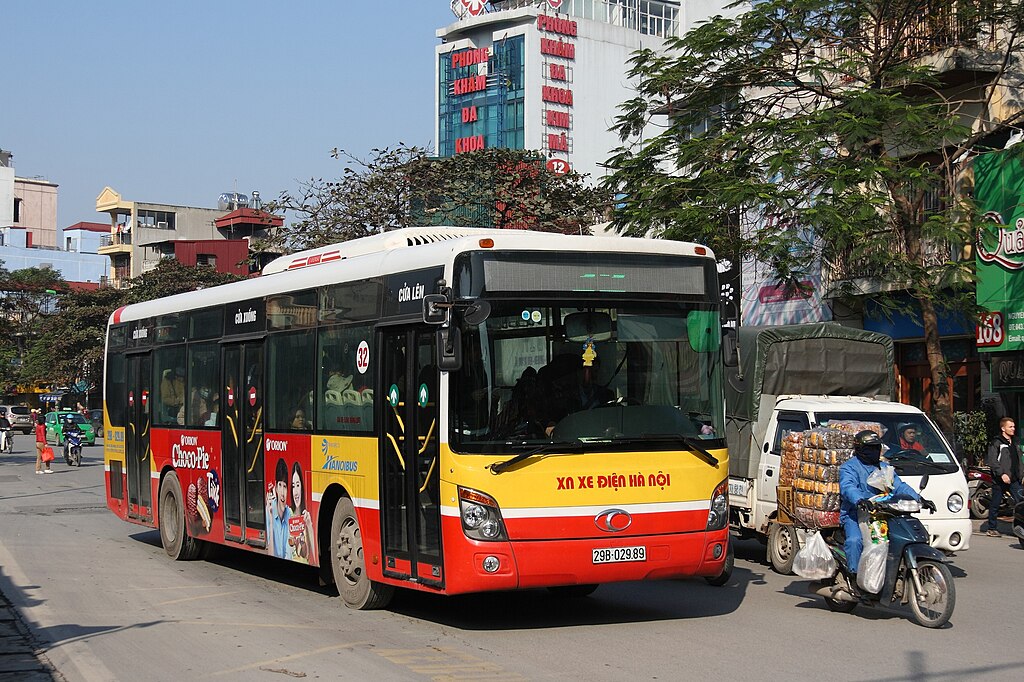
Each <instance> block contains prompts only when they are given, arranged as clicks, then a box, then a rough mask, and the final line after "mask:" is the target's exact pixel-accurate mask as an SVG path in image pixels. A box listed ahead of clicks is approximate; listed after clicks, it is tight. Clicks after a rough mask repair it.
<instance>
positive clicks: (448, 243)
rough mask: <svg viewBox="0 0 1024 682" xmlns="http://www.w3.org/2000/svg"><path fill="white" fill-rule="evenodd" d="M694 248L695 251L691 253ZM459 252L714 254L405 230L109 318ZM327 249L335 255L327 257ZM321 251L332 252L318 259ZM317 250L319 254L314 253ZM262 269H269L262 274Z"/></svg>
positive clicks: (346, 278)
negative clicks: (293, 265)
mask: <svg viewBox="0 0 1024 682" xmlns="http://www.w3.org/2000/svg"><path fill="white" fill-rule="evenodd" d="M484 239H489V240H492V241H493V245H490V246H488V247H482V246H481V244H480V242H481V240H484ZM698 249H700V250H701V251H703V253H699V252H698ZM466 251H542V252H547V253H558V252H564V251H575V252H581V253H598V252H607V253H650V254H663V255H679V256H701V257H705V258H712V259H713V258H714V254H713V253H712V251H711V249H710V248H708V247H705V246H699V245H697V244H692V243H689V242H676V241H667V240H660V239H638V238H633V237H591V236H581V235H564V234H555V233H549V232H531V231H529V230H487V229H481V228H457V227H437V228H428V227H412V228H405V229H401V230H393V231H391V232H386V233H384V234H380V235H375V236H372V237H364V238H362V239H353V240H352V241H349V242H343V243H341V244H336V245H333V246H328V247H323V248H320V249H311V250H309V251H303V252H302V253H297V254H292V255H290V256H282V257H281V258H278V259H277V260H274V261H272V262H271V263H269V264H268V265H267V268H265V269H264V271H263V272H264V275H263V276H261V277H255V278H252V279H247V280H243V281H240V282H232V283H231V284H224V285H221V286H217V287H211V288H209V289H201V290H199V291H190V292H188V293H184V294H177V295H175V296H168V297H166V298H158V299H155V300H152V301H146V302H143V303H134V304H132V305H129V306H125V307H124V308H120V309H118V310H117V311H115V312H114V313H113V314H112V315H111V318H110V322H111V323H112V324H116V323H118V322H128V321H130V320H141V319H145V318H149V317H155V316H158V315H165V314H168V313H174V312H181V311H187V310H194V309H199V308H206V307H209V306H215V305H228V304H235V303H240V302H242V301H246V300H249V299H253V298H262V297H265V296H270V295H274V294H278V293H285V292H289V291H301V290H303V289H312V288H314V287H317V286H322V285H325V284H333V283H337V282H353V281H360V280H365V279H369V278H371V277H379V276H381V275H387V274H390V273H397V272H407V271H412V270H419V269H422V268H428V267H431V266H438V265H441V266H445V268H446V271H449V270H450V268H451V265H452V263H453V262H454V260H455V257H456V256H457V255H459V254H460V253H463V252H466ZM335 252H336V253H337V254H338V256H337V257H334V256H333V253H335ZM323 254H332V256H331V258H329V259H325V258H323ZM317 255H320V256H321V257H320V258H316V256H317ZM295 259H305V264H304V265H302V266H299V267H294V268H289V267H288V266H289V265H290V264H291V263H292V262H293V261H294V260H295ZM310 261H313V262H310ZM271 268H274V269H273V270H271ZM270 272H273V273H274V274H267V273H270Z"/></svg>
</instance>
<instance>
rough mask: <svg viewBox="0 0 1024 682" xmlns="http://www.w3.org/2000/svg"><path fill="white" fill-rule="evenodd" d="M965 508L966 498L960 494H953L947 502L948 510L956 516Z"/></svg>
mask: <svg viewBox="0 0 1024 682" xmlns="http://www.w3.org/2000/svg"><path fill="white" fill-rule="evenodd" d="M963 508H964V496H963V495H961V494H960V493H953V494H952V495H950V496H949V499H947V500H946V509H948V510H949V511H951V512H953V513H954V514H956V513H957V512H959V511H960V510H961V509H963Z"/></svg>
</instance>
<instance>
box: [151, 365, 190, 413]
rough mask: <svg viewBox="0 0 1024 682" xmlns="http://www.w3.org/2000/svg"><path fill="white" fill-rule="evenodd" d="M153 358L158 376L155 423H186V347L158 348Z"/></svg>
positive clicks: (156, 375) (154, 411)
mask: <svg viewBox="0 0 1024 682" xmlns="http://www.w3.org/2000/svg"><path fill="white" fill-rule="evenodd" d="M153 358H154V361H153V365H154V371H155V377H156V390H155V391H154V393H156V399H155V401H154V403H155V404H154V406H153V423H154V424H156V425H161V426H174V425H181V424H184V423H185V347H184V346H171V347H169V348H158V349H157V350H156V352H154V353H153ZM179 417H180V418H179Z"/></svg>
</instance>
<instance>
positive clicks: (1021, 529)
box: [1013, 501, 1024, 549]
mask: <svg viewBox="0 0 1024 682" xmlns="http://www.w3.org/2000/svg"><path fill="white" fill-rule="evenodd" d="M1013 534H1014V535H1016V536H1017V539H1018V540H1019V541H1020V548H1021V549H1024V501H1021V502H1018V503H1017V506H1016V507H1014V508H1013Z"/></svg>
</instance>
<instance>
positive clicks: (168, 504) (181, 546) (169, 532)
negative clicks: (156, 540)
mask: <svg viewBox="0 0 1024 682" xmlns="http://www.w3.org/2000/svg"><path fill="white" fill-rule="evenodd" d="M183 500H184V497H183V496H182V494H181V483H179V482H178V475H177V474H176V473H174V472H173V471H171V472H170V473H168V474H167V475H166V476H164V480H163V482H162V483H161V484H160V507H159V508H158V509H157V514H158V515H159V523H160V544H162V545H163V546H164V551H165V552H167V556H169V557H171V558H172V559H174V560H175V561H192V560H193V559H195V558H196V557H198V556H199V551H200V549H202V547H201V546H200V544H199V541H198V540H196V539H195V538H193V537H192V536H190V535H189V534H188V527H187V526H186V525H185V504H184V502H183Z"/></svg>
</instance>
